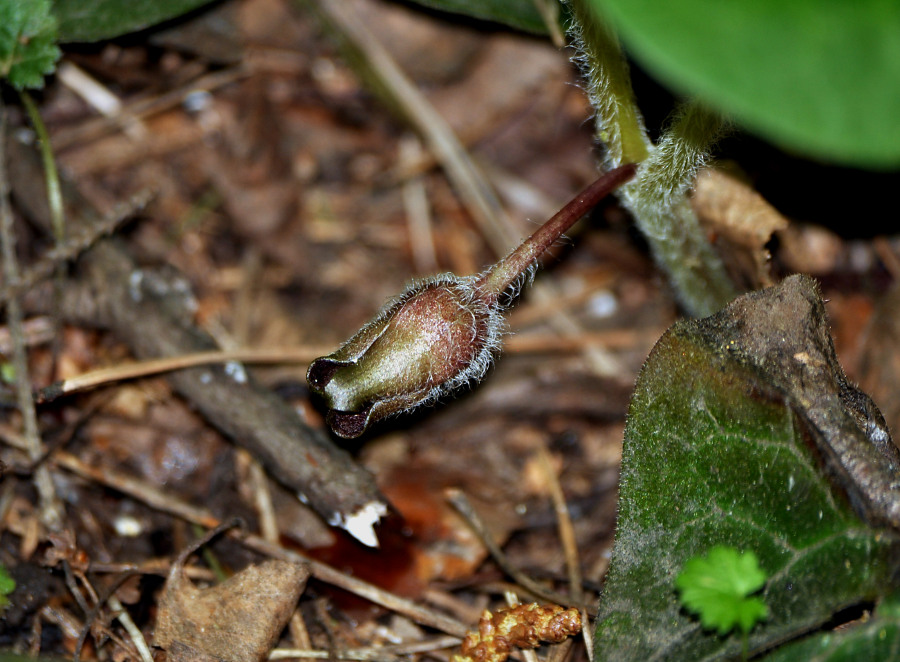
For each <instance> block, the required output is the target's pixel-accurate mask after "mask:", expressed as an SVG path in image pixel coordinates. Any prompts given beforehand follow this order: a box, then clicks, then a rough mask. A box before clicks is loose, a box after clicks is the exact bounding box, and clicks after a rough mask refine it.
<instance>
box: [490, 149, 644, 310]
mask: <svg viewBox="0 0 900 662" xmlns="http://www.w3.org/2000/svg"><path fill="white" fill-rule="evenodd" d="M636 169H637V167H636V166H635V165H634V164H628V165H624V166H621V167H619V168H616V169H615V170H611V171H610V172H608V173H606V174H605V175H602V176H601V177H600V178H599V179H597V181H595V182H594V183H593V184H591V185H590V186H588V187H587V188H586V189H584V190H583V191H582V192H581V193H579V194H578V195H576V196H575V197H574V198H572V200H571V201H569V202H568V203H567V204H566V205H565V206H564V207H563V208H562V209H560V210H559V211H558V212H556V214H554V215H553V217H552V218H551V219H550V220H548V221H547V222H546V223H544V224H543V225H542V226H541V227H540V228H538V229H537V230H536V231H535V232H534V233H533V234H532V235H531V236H530V237H528V239H526V240H525V241H523V242H522V243H521V244H520V245H519V247H518V248H516V249H515V250H514V251H513V252H512V253H510V254H509V255H507V256H506V257H504V258H503V259H502V260H500V261H499V262H497V264H495V265H494V266H493V267H491V269H490V270H489V271H488V272H487V273H485V274H484V275H483V276H482V277H481V278H480V279H479V280H478V282H477V283H476V287H477V288H478V289H479V290H480V291H481V293H482V295H483V296H484V297H485V299H486V301H487V303H488V305H494V304H496V302H497V301H498V300H499V298H500V296H501V295H502V294H503V293H504V292H505V291H506V290H507V289H508V288H509V287H510V285H512V284H513V283H515V282H516V280H518V279H519V278H520V277H521V276H523V275H524V274H525V273H527V271H528V269H529V268H530V267H531V265H532V264H533V263H534V262H535V260H537V259H538V258H539V257H540V256H541V255H543V253H544V251H546V250H547V249H548V248H550V246H552V245H553V244H554V242H556V241H557V240H558V239H559V238H560V237H561V236H562V234H563V232H566V231H567V230H568V229H569V228H571V227H572V226H573V225H574V224H575V223H576V222H577V221H578V219H580V218H581V217H582V216H584V215H585V214H586V213H588V212H589V211H590V210H591V209H593V208H594V207H595V206H596V205H597V203H598V202H600V201H601V200H602V199H603V198H605V197H606V196H607V195H609V194H610V193H612V192H613V191H614V190H615V189H617V188H618V187H619V186H621V185H622V184H624V183H625V182H627V181H628V180H629V179H631V178H632V177H634V173H635V170H636Z"/></svg>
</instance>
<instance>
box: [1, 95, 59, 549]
mask: <svg viewBox="0 0 900 662" xmlns="http://www.w3.org/2000/svg"><path fill="white" fill-rule="evenodd" d="M5 136H6V106H5V105H4V104H3V101H2V100H0V251H2V257H3V278H4V280H5V281H6V282H7V283H8V284H9V285H15V284H16V283H18V282H19V266H18V260H17V259H16V238H15V233H14V231H13V217H12V210H11V209H10V205H9V182H8V180H7V174H6V141H5V139H4V137H5ZM22 317H23V316H22V307H21V306H20V305H19V301H18V299H16V298H12V299H10V301H9V303H8V305H7V318H8V321H9V330H10V335H11V338H12V342H13V359H12V365H13V370H14V371H15V374H16V391H17V398H18V408H19V412H20V413H21V414H22V422H23V426H24V436H25V439H26V441H27V442H28V458H29V459H30V460H31V461H32V462H37V461H38V460H39V459H40V458H41V456H42V455H43V453H44V450H43V444H42V443H41V438H40V433H39V432H38V424H37V413H36V412H35V408H34V400H33V399H32V397H31V379H30V377H29V373H28V358H27V356H26V353H25V334H24V331H23V328H22ZM34 482H35V487H36V488H37V491H38V495H39V499H40V511H41V520H42V521H43V523H44V525H46V526H47V527H48V528H50V529H51V530H54V531H55V530H58V529H60V528H61V527H62V506H61V504H60V503H59V502H58V501H57V499H56V491H55V489H54V487H53V480H52V479H51V477H50V472H49V470H48V469H47V467H46V466H43V465H40V466H38V467H37V468H36V469H35V473H34Z"/></svg>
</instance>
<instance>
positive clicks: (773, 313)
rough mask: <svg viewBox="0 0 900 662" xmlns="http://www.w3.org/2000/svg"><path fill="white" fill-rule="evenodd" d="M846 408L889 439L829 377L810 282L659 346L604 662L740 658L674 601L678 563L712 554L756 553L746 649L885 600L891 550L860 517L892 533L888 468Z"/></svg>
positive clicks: (633, 442)
mask: <svg viewBox="0 0 900 662" xmlns="http://www.w3.org/2000/svg"><path fill="white" fill-rule="evenodd" d="M846 389H850V390H846ZM850 404H858V405H860V407H859V410H860V411H864V412H866V413H868V414H871V421H872V423H871V430H872V431H875V435H874V436H876V437H877V436H878V435H880V434H882V432H883V428H882V427H880V426H879V415H878V414H877V410H875V409H874V406H872V407H871V409H869V405H870V404H871V401H870V400H868V399H867V398H866V396H864V395H863V394H861V393H859V392H858V391H855V390H854V389H852V387H850V386H849V385H848V384H847V383H846V381H845V380H844V378H843V372H842V371H841V370H840V368H839V366H837V364H836V361H835V359H834V353H833V347H832V345H831V341H830V336H828V334H827V322H826V320H825V319H824V307H823V305H822V302H821V300H820V298H819V297H818V293H817V290H816V288H815V286H814V284H813V283H812V281H811V280H810V279H808V278H805V277H792V278H790V279H788V280H786V281H785V283H783V284H782V285H781V286H779V287H778V288H770V289H769V290H764V291H762V292H757V293H752V294H750V295H746V296H745V297H741V298H740V299H738V300H736V301H735V302H734V303H733V304H731V305H729V306H728V307H727V308H726V309H725V310H724V311H722V312H721V313H718V314H716V315H713V316H712V317H709V318H706V319H703V320H689V321H683V322H679V323H677V324H676V325H674V326H673V327H672V328H671V329H670V330H669V331H668V332H666V334H665V335H664V336H663V337H662V338H661V339H660V341H659V342H658V343H657V345H656V347H655V348H654V350H653V352H652V353H651V355H650V357H649V358H648V360H647V362H646V364H645V366H644V368H643V370H642V371H641V375H640V377H639V379H638V383H637V385H636V389H635V393H634V397H633V400H632V403H631V407H630V410H629V415H628V424H627V427H626V431H625V444H624V449H623V458H622V477H621V487H620V506H619V522H618V528H617V533H616V544H615V548H614V551H613V559H612V564H611V566H610V572H609V576H608V578H607V582H606V586H605V588H604V592H603V596H602V598H601V602H600V613H599V615H598V625H597V633H596V639H595V641H596V647H597V649H596V652H597V656H596V659H597V660H598V661H600V660H640V661H641V662H646V661H647V660H704V659H716V658H719V657H722V656H726V657H727V656H733V655H736V654H738V653H739V652H740V650H741V639H740V636H739V635H737V634H734V635H731V636H728V637H720V636H718V635H716V634H715V633H714V632H709V631H706V630H704V629H703V628H702V626H701V624H700V622H699V621H698V619H696V618H695V617H694V616H692V615H691V614H690V613H688V612H687V611H686V610H684V609H683V608H682V606H681V604H680V602H679V599H678V595H677V593H676V587H675V577H676V575H677V574H678V573H679V572H680V571H681V569H682V567H683V566H684V564H685V562H686V561H687V560H688V559H689V558H691V557H693V556H697V555H702V554H705V553H706V551H707V550H709V549H710V548H711V547H713V546H714V545H727V546H732V547H735V548H737V549H739V550H742V551H752V552H753V553H755V554H756V556H757V558H758V559H759V562H760V566H761V567H762V569H763V570H764V571H765V572H766V573H767V574H768V576H769V580H768V582H767V583H766V587H765V589H764V592H763V594H762V598H763V600H764V601H765V603H766V604H767V605H768V607H769V611H770V614H769V618H768V619H767V620H766V621H765V622H764V623H762V624H760V625H758V626H757V627H756V628H755V629H754V630H753V631H752V633H751V634H750V644H751V646H752V647H767V646H771V645H773V644H774V643H776V642H782V641H785V640H788V639H790V638H792V637H796V636H798V635H800V634H801V633H803V632H806V631H808V630H809V629H811V628H815V627H816V626H818V625H820V624H822V623H823V622H825V621H827V620H828V619H830V618H831V617H832V615H833V614H834V613H835V612H837V611H838V610H840V609H842V608H844V607H847V606H848V605H853V604H857V603H859V602H860V601H864V600H872V599H875V598H876V597H877V596H879V595H880V594H882V592H884V591H887V590H889V588H890V583H891V580H892V577H893V576H894V574H895V571H896V568H897V566H896V559H895V553H896V551H897V538H896V537H895V535H894V534H892V533H890V532H889V531H888V530H886V529H877V528H873V527H872V526H871V525H870V524H868V523H866V522H864V521H863V520H862V519H860V516H859V515H858V514H857V511H858V512H860V513H865V514H866V516H867V518H871V519H872V520H875V521H891V522H894V520H895V519H896V517H895V515H896V507H895V506H896V501H897V490H896V482H892V481H896V478H897V467H896V465H893V464H891V461H890V460H889V459H887V458H885V457H884V456H882V455H881V453H880V452H879V451H878V450H876V449H875V448H874V447H873V445H872V443H871V442H870V440H869V439H868V438H867V437H866V435H865V434H864V433H863V431H862V429H861V428H860V426H859V425H858V424H857V422H856V418H855V416H856V413H855V412H854V411H851V410H850V408H849V405H850ZM868 421H869V419H868V418H865V419H863V422H864V424H865V426H866V428H868V427H870V426H869V424H868ZM888 440H889V439H888ZM895 452H896V449H895ZM823 460H824V464H823ZM826 476H831V477H832V478H828V477H826ZM869 479H871V480H870V482H869V484H867V485H860V484H859V483H860V482H861V483H865V482H866V481H867V480H869ZM879 494H880V495H881V497H879V496H878V495H879ZM848 495H849V497H850V498H849V499H848V498H847V497H848ZM851 500H852V502H853V504H854V505H855V506H856V507H857V511H855V510H854V508H852V507H851V503H850V502H851ZM894 523H895V522H894Z"/></svg>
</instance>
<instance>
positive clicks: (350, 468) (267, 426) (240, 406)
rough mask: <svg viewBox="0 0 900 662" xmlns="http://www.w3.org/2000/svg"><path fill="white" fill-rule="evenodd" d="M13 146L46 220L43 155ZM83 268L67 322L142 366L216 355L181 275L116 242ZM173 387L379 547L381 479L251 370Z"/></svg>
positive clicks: (176, 377)
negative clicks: (113, 342)
mask: <svg viewBox="0 0 900 662" xmlns="http://www.w3.org/2000/svg"><path fill="white" fill-rule="evenodd" d="M8 144H9V145H11V146H13V147H15V148H16V152H15V155H16V162H17V169H18V171H19V172H20V174H21V176H20V177H19V178H18V179H19V180H20V181H19V186H20V188H19V189H18V190H17V191H16V200H17V201H18V202H19V204H20V207H21V208H22V209H23V210H24V211H25V212H27V213H29V214H31V217H32V218H33V219H34V220H36V221H38V222H41V221H45V220H46V219H45V216H44V215H43V214H45V213H46V212H45V210H42V209H40V208H39V207H38V206H35V205H33V204H30V202H31V201H32V199H33V198H34V192H33V188H34V186H35V184H37V183H39V182H40V181H41V177H42V175H41V173H40V168H39V166H38V165H37V163H36V162H35V161H36V159H35V156H34V153H33V151H32V150H28V149H25V147H24V146H23V145H21V144H19V143H17V142H16V141H10V142H9V143H8ZM29 186H30V187H31V188H28V187H29ZM63 192H64V194H65V195H66V198H67V202H68V203H69V205H70V206H73V207H77V208H78V209H79V210H81V211H80V213H78V214H76V213H72V214H71V215H70V223H72V224H73V226H75V225H77V224H82V223H85V222H86V221H85V218H86V217H89V216H90V215H91V214H92V212H91V211H90V206H89V205H87V203H86V202H85V201H84V200H83V199H82V198H81V197H80V196H79V195H78V194H77V192H75V191H72V190H67V189H66V186H65V182H64V187H63ZM79 266H80V274H81V278H80V279H79V280H78V281H77V282H76V283H73V284H72V285H71V287H70V289H69V290H68V291H67V294H66V297H65V299H64V301H63V305H62V308H61V315H62V316H63V318H64V319H67V320H69V321H70V322H73V323H78V324H83V325H87V326H93V327H97V326H99V327H104V328H107V329H109V330H111V331H112V332H114V333H115V334H117V335H118V336H119V338H121V339H122V340H123V341H124V342H126V343H128V344H129V345H130V346H131V348H132V350H133V352H134V353H135V354H136V355H137V356H138V357H140V358H149V357H154V358H158V357H162V356H173V355H175V356H177V355H181V354H190V353H194V352H205V351H210V350H213V349H215V343H214V341H213V339H212V338H211V337H210V336H209V335H208V334H206V333H205V332H203V331H202V330H200V329H199V328H197V326H196V325H195V324H194V323H193V319H194V316H195V313H196V309H195V306H196V301H195V300H194V299H193V296H192V294H191V291H190V287H189V285H188V284H187V282H186V281H185V280H184V279H183V278H181V277H179V276H178V275H177V274H175V273H173V270H171V269H141V268H139V267H138V265H137V264H136V263H135V261H134V260H133V259H132V258H131V256H130V255H129V254H128V252H127V251H126V250H125V249H124V248H123V247H122V246H121V245H120V244H119V243H118V242H116V241H113V240H111V239H108V240H104V241H100V242H98V243H97V245H95V246H94V247H93V248H92V249H91V251H90V252H89V253H87V254H85V255H84V256H83V257H82V260H81V263H80V265H79ZM169 379H170V380H171V382H172V384H173V386H174V388H175V390H176V391H177V392H179V393H180V394H181V395H183V396H184V397H185V398H187V399H188V400H189V401H190V402H191V403H192V404H193V405H194V407H195V408H196V409H197V410H198V411H199V412H200V413H201V414H202V415H203V416H205V417H206V418H207V419H208V420H209V421H210V423H212V424H213V425H214V426H216V427H217V428H218V429H219V430H220V431H222V432H223V433H224V434H225V435H227V436H229V437H231V438H232V439H233V440H234V441H235V442H236V443H237V444H239V445H241V446H244V447H245V448H247V449H248V450H250V452H252V453H253V454H254V455H255V456H256V457H257V459H259V460H260V461H261V462H262V463H263V465H264V466H265V467H266V469H267V471H268V472H269V473H270V474H271V475H272V476H273V477H274V478H276V479H277V480H278V481H280V482H281V483H283V484H284V485H285V486H286V487H288V488H289V489H290V490H292V491H293V492H294V494H296V495H297V496H298V498H299V499H300V500H301V501H306V502H308V503H309V505H310V506H311V507H312V508H313V509H314V510H315V511H316V512H317V513H319V515H320V516H321V517H322V518H323V519H324V520H325V521H326V522H328V523H329V524H330V525H332V526H340V527H342V528H344V529H345V530H347V532H348V533H350V534H351V535H353V536H354V537H356V538H357V539H358V540H360V541H361V542H364V543H365V544H368V545H377V544H378V540H377V537H376V535H375V531H374V526H375V524H376V523H377V522H378V521H379V520H380V518H381V517H382V516H383V515H384V514H385V513H386V512H387V502H386V500H385V498H384V496H383V495H382V494H381V492H380V491H379V490H378V487H377V486H376V484H375V480H374V478H373V477H372V475H371V474H370V473H369V472H368V471H366V470H365V469H363V468H362V467H360V466H359V465H357V464H356V463H355V462H354V461H353V458H352V457H351V456H350V454H349V453H347V452H346V451H344V450H343V449H341V448H338V447H337V446H336V445H335V444H334V443H333V442H332V441H331V440H330V439H329V438H328V437H327V436H326V435H325V433H324V432H323V431H322V430H320V429H318V428H313V427H311V426H309V425H307V424H306V423H305V422H304V421H303V420H302V419H301V418H300V417H299V416H298V414H297V413H296V412H295V411H294V410H293V409H292V408H291V407H290V406H289V405H288V404H287V403H285V402H284V401H283V400H282V399H281V398H279V397H278V396H277V395H276V394H275V393H273V392H272V391H271V390H269V389H266V388H265V387H263V386H262V385H260V384H259V383H258V382H257V381H256V380H255V379H254V377H253V376H252V375H250V374H249V373H248V372H247V371H246V369H245V368H244V366H243V365H242V364H240V363H238V362H233V363H229V364H228V365H227V366H224V367H222V368H220V367H218V366H213V367H204V368H191V369H186V370H180V371H178V372H176V373H173V374H172V375H170V376H169Z"/></svg>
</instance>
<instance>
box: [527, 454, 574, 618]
mask: <svg viewBox="0 0 900 662" xmlns="http://www.w3.org/2000/svg"><path fill="white" fill-rule="evenodd" d="M537 456H538V464H539V465H540V467H541V469H542V470H543V472H544V478H545V479H546V481H547V486H548V487H549V488H550V497H551V499H552V500H553V509H554V511H555V512H556V518H557V523H558V527H559V539H560V542H562V547H563V554H564V555H565V559H566V569H567V570H568V573H569V591H570V592H571V594H572V599H573V600H575V601H576V602H584V590H583V589H582V584H581V562H580V561H579V560H578V544H577V543H576V541H575V529H574V527H573V526H572V518H571V517H569V509H568V507H567V506H566V496H565V494H563V491H562V486H561V485H560V484H559V477H558V476H557V475H556V472H555V471H554V470H553V464H552V461H551V459H550V454H549V453H548V452H547V448H546V447H545V446H544V445H543V444H541V446H539V447H538V451H537Z"/></svg>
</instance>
